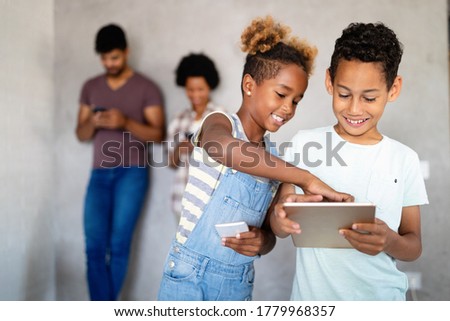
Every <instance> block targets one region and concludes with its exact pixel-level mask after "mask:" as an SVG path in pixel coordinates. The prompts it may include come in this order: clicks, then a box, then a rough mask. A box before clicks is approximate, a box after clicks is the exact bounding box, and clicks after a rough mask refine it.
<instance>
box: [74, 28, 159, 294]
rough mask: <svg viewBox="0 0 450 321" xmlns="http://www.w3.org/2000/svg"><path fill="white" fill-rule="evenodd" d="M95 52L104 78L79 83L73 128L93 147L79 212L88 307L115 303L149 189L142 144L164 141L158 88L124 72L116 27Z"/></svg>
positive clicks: (121, 36)
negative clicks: (95, 302) (92, 303)
mask: <svg viewBox="0 0 450 321" xmlns="http://www.w3.org/2000/svg"><path fill="white" fill-rule="evenodd" d="M95 51H96V52H97V54H99V55H100V58H101V63H102V64H103V67H104V69H105V73H103V74H101V75H98V76H96V77H94V78H91V79H89V80H87V81H86V82H85V83H84V86H83V88H82V91H81V95H80V108H79V114H78V124H77V129H76V134H77V137H78V139H79V140H80V141H87V140H91V139H92V140H93V145H94V146H93V147H94V156H93V168H92V172H91V177H90V181H89V185H88V188H87V192H86V198H85V205H84V234H85V246H86V257H87V280H88V285H89V293H90V298H91V300H116V299H117V298H118V297H119V293H120V290H121V288H122V284H123V281H124V279H125V276H126V271H127V266H128V258H129V253H130V246H131V241H132V237H133V231H134V229H135V226H136V222H137V220H138V217H139V214H140V212H141V210H142V206H143V203H144V200H145V196H146V192H147V188H148V161H147V157H148V150H147V142H160V141H162V139H163V137H164V130H165V129H164V110H163V107H162V97H161V93H160V90H159V88H158V87H157V86H156V85H155V84H154V83H153V82H152V81H151V80H150V79H148V78H146V77H145V76H143V75H142V74H140V73H138V72H137V71H135V70H133V69H132V68H131V67H130V66H129V65H128V63H127V58H128V46H127V41H126V36H125V33H124V31H123V30H122V28H120V27H119V26H117V25H114V24H110V25H106V26H104V27H102V28H101V29H100V30H99V31H98V33H97V36H96V41H95Z"/></svg>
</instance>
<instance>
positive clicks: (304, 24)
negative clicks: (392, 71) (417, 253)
mask: <svg viewBox="0 0 450 321" xmlns="http://www.w3.org/2000/svg"><path fill="white" fill-rule="evenodd" d="M22 2H25V1H22ZM0 3H1V2H0ZM16 3H17V2H12V1H6V2H4V4H3V3H2V4H1V6H2V7H1V9H3V8H4V7H6V8H8V9H9V11H14V10H13V9H11V7H14V6H16ZM18 3H21V2H20V1H19V2H18ZM45 3H46V4H47V6H44V7H45V8H47V9H46V10H49V11H51V8H52V7H51V2H45ZM446 6H447V1H445V0H437V1H432V2H429V1H421V0H395V1H394V0H391V1H388V0H381V1H376V2H374V1H369V0H341V1H338V2H336V1H331V0H320V1H311V0H283V1H273V0H270V1H269V0H246V1H243V0H228V1H220V2H219V1H212V0H191V1H189V2H186V1H177V0H167V1H157V0H132V1H120V0H108V1H105V0H92V1H68V0H56V1H54V15H55V21H54V29H52V28H51V26H52V20H51V19H52V15H51V12H49V13H47V11H46V14H44V15H42V14H41V15H33V14H34V13H35V12H36V11H38V12H39V13H41V10H44V9H43V8H41V4H40V5H39V7H38V6H37V5H35V6H31V7H27V8H20V9H22V10H16V11H14V12H16V16H14V17H11V18H10V20H6V21H9V25H8V22H5V20H3V14H4V12H3V10H1V11H0V12H1V13H0V14H1V15H2V19H0V26H2V27H3V26H4V25H5V26H6V27H9V28H7V29H6V30H7V32H6V35H7V37H9V38H10V39H11V42H12V43H13V44H14V45H15V46H17V49H16V50H15V51H14V50H13V51H11V52H9V51H10V50H11V49H9V48H8V50H9V51H8V52H9V59H10V60H9V61H11V63H14V62H16V59H17V58H19V59H18V60H19V61H20V62H21V63H23V61H26V66H22V67H18V70H17V73H15V74H16V75H17V76H15V74H13V73H12V72H11V73H3V74H2V75H0V83H1V84H2V85H1V86H0V88H1V90H2V91H3V89H4V88H6V90H7V94H6V95H2V97H0V102H1V108H2V110H4V109H5V110H6V108H8V111H7V112H6V113H5V114H6V115H7V126H6V127H5V126H2V128H1V129H0V131H1V132H2V136H3V132H4V133H5V134H4V137H5V138H6V139H3V140H2V144H3V145H4V146H3V147H4V148H3V149H2V150H7V151H8V153H7V154H6V155H8V159H7V161H6V163H5V164H7V166H4V167H3V169H1V170H0V173H1V175H2V178H3V177H5V180H6V182H7V184H3V185H4V186H2V187H1V188H2V190H1V193H0V197H2V202H1V205H0V206H1V215H2V222H3V221H5V222H6V223H2V227H1V228H2V229H4V230H5V233H6V234H4V233H2V234H1V235H2V236H1V237H2V238H4V237H5V236H4V235H7V237H8V240H9V243H5V244H7V246H4V245H3V243H2V245H1V251H2V254H3V255H2V260H10V261H8V265H7V269H6V272H7V273H9V274H13V275H15V276H16V277H15V278H7V279H6V278H5V280H6V281H7V284H11V285H14V286H15V287H16V289H17V291H16V292H14V293H11V292H4V291H6V290H5V288H4V287H2V289H0V298H11V299H24V298H29V297H30V296H29V293H39V295H36V296H34V298H36V299H50V298H51V297H52V296H51V295H46V291H44V289H52V288H53V287H54V285H55V282H56V296H55V299H57V300H86V299H88V295H87V287H86V282H85V276H84V274H85V259H84V253H83V250H84V244H83V235H82V206H83V197H84V192H85V188H86V183H87V179H88V175H89V166H90V162H91V153H92V150H91V149H92V146H91V144H89V143H88V144H81V143H79V142H78V141H77V140H76V138H75V135H74V128H75V124H76V115H77V109H78V95H79V90H80V86H81V84H82V82H83V81H84V80H85V79H86V78H87V77H90V76H92V75H94V74H97V73H99V72H101V71H102V69H101V66H100V63H99V60H98V57H96V55H95V54H94V52H93V39H94V35H95V32H96V31H97V30H98V28H99V27H100V26H101V25H103V24H106V23H109V22H117V23H120V24H121V25H122V26H123V27H124V28H125V29H126V31H127V33H128V36H129V40H130V48H131V64H132V65H133V66H134V67H135V68H136V69H138V70H140V71H142V72H143V73H145V74H147V75H148V76H150V77H151V78H153V79H154V80H155V81H156V82H157V83H158V84H159V85H160V86H161V89H162V91H163V93H164V96H165V102H166V112H167V118H168V119H169V120H170V119H171V118H172V117H173V116H174V114H175V113H176V112H177V111H179V110H181V109H183V108H185V107H186V106H187V100H186V98H185V96H184V92H183V90H182V89H180V88H178V87H176V86H175V84H174V69H175V67H176V65H177V63H178V61H179V59H180V57H181V56H183V55H185V54H187V53H188V52H190V51H196V52H198V51H204V52H205V53H206V54H208V55H210V56H211V57H212V58H213V59H214V60H215V61H216V64H217V67H218V69H219V71H220V73H221V77H222V83H221V84H220V86H219V88H218V89H217V90H216V91H215V92H214V99H215V101H216V102H218V103H220V104H222V105H223V106H226V107H227V108H228V110H229V111H236V110H237V109H238V107H239V104H240V89H239V83H240V77H241V72H242V66H243V62H244V54H243V53H242V52H241V51H240V50H239V39H240V34H241V32H242V29H243V28H244V27H245V26H246V25H247V24H248V23H249V22H250V21H251V19H252V18H254V17H255V16H259V15H266V14H272V15H273V16H274V17H275V18H276V19H278V20H281V21H283V22H284V23H286V24H288V25H290V26H291V27H292V29H293V32H294V33H295V34H298V35H299V36H301V37H306V38H308V39H309V40H310V41H311V42H312V43H314V44H316V45H317V47H318V48H319V56H318V58H317V64H316V72H315V74H314V75H313V77H312V78H311V81H310V85H309V89H308V92H307V94H306V97H305V99H304V100H303V101H302V103H301V107H300V108H299V109H298V113H297V115H296V116H295V118H294V119H293V120H292V121H291V122H290V123H289V124H287V125H286V126H285V127H284V128H282V129H281V131H280V132H279V133H277V134H276V135H274V136H273V137H274V138H275V139H276V140H277V141H278V142H282V141H285V140H288V139H290V138H291V137H292V135H293V134H294V133H295V132H296V131H297V130H298V129H300V128H311V127H317V126H322V125H327V124H330V123H333V122H334V116H333V114H332V112H331V106H330V104H331V99H330V97H329V96H328V95H327V94H326V92H325V88H324V85H323V81H324V73H325V68H326V67H327V66H328V63H329V59H330V55H331V52H332V49H333V44H334V41H335V39H336V38H337V37H338V36H339V35H340V33H341V31H342V29H343V28H344V27H346V26H347V25H348V24H349V23H350V22H353V21H362V22H375V21H383V22H385V23H386V24H387V25H388V26H390V27H391V28H393V29H394V30H395V31H396V32H397V33H398V36H399V38H400V40H401V41H402V42H403V43H404V45H405V54H404V58H403V62H402V65H401V68H400V73H401V74H402V75H403V77H404V88H403V92H402V95H401V97H400V98H399V99H398V100H397V101H396V102H395V103H392V104H390V105H389V107H388V108H387V110H386V112H385V115H384V117H383V120H382V121H381V123H380V127H381V129H382V131H383V132H384V133H385V134H386V135H388V136H390V137H392V138H395V139H397V140H399V141H401V142H403V143H405V144H407V145H409V146H410V147H412V148H413V149H415V150H416V151H417V152H418V153H419V155H420V157H421V159H422V160H425V161H429V162H430V179H429V180H427V181H426V185H427V189H428V193H429V198H430V202H431V204H430V205H428V206H425V207H424V208H423V210H422V217H423V219H422V222H423V231H422V232H423V243H424V252H423V255H422V257H421V258H420V259H419V260H417V261H416V262H412V263H403V262H400V263H399V266H400V267H401V269H403V270H405V271H414V272H420V273H422V290H420V291H418V292H417V298H418V299H421V300H450V277H449V275H448V271H449V270H450V266H449V265H450V260H449V257H450V256H449V253H448V249H449V248H450V241H449V239H448V238H447V237H446V231H447V229H448V227H449V226H450V224H449V223H450V222H449V216H448V208H450V200H449V197H448V194H449V193H448V192H449V190H450V188H449V187H450V185H449V165H450V164H449V161H448V159H449V156H450V152H449V97H448V90H449V81H448V61H447V59H448V54H447V46H448V45H447V8H446ZM44 11H45V10H44ZM7 12H8V11H7ZM36 17H39V18H36ZM30 19H31V20H32V21H33V22H35V24H37V25H42V27H48V28H49V29H47V34H46V35H47V36H48V37H46V42H47V44H48V45H49V46H48V47H46V48H48V52H45V55H43V56H44V57H43V58H42V57H41V56H40V54H42V52H41V51H40V50H42V49H41V47H40V45H39V43H38V42H37V41H38V40H37V39H36V38H37V37H32V41H31V44H29V43H28V42H27V45H29V46H30V48H27V49H28V50H26V51H22V50H21V49H22V42H23V40H21V38H23V37H24V35H23V34H25V35H26V34H27V32H29V29H26V28H25V27H23V28H22V29H21V28H17V25H18V24H19V25H20V22H19V21H23V23H24V24H25V21H27V22H28V21H30ZM33 19H34V20H33ZM35 24H34V25H35ZM28 25H30V26H31V25H32V24H29V23H28ZM34 25H33V28H32V29H33V32H37V31H36V30H35V29H36V28H34ZM16 28H17V30H16ZM52 30H54V33H55V39H54V41H55V43H54V62H55V65H54V71H55V72H54V80H55V81H54V84H55V86H54V91H52V89H51V88H52V84H51V77H50V76H48V78H47V75H48V74H47V73H40V74H41V76H40V77H41V78H42V79H41V78H38V77H39V76H38V75H36V76H35V78H34V79H32V80H34V81H33V83H32V85H30V86H29V88H31V89H32V92H33V93H36V95H38V94H39V95H42V96H45V97H47V95H48V96H50V98H46V99H41V100H36V99H33V98H32V96H31V95H30V94H29V92H28V91H27V93H26V94H27V95H26V96H23V95H22V91H23V88H24V87H25V88H26V87H27V86H28V84H29V83H30V82H31V81H32V80H30V79H28V78H29V76H30V71H29V70H31V71H33V70H35V69H34V68H43V66H45V64H46V63H47V64H50V62H51V61H52V60H51V59H52V52H51V49H52V46H53V45H52V41H53V39H52V32H53V31H52ZM2 36H4V35H2ZM0 50H3V51H4V50H5V48H1V49H0ZM3 51H0V52H3ZM13 53H15V56H14V55H13ZM30 55H31V56H32V58H31V59H30V57H29V56H30ZM38 58H39V59H38ZM33 59H34V60H33ZM48 59H50V60H48ZM2 60H3V59H2ZM28 60H31V61H28ZM41 60H42V61H43V62H42V61H41ZM9 61H8V62H9ZM38 62H39V63H38ZM2 63H3V62H2ZM8 66H9V64H8ZM28 69H29V70H28ZM2 70H3V69H2ZM50 70H51V67H50ZM25 71H27V72H26V73H25ZM12 76H13V77H14V76H15V77H17V79H16V81H15V82H14V83H12V82H11V79H10V77H12ZM48 82H50V84H47V83H48ZM51 93H53V94H54V102H55V103H54V105H52V104H51ZM45 97H44V98H45ZM22 101H23V102H22ZM36 101H39V102H41V101H43V102H44V103H43V104H42V105H44V106H41V109H40V110H44V113H43V114H42V113H39V112H37V109H36V106H35V105H36ZM18 102H20V104H18ZM47 103H48V104H47ZM11 105H16V106H17V105H20V107H21V108H19V109H17V110H16V109H14V110H11V108H10V106H11ZM16 108H17V107H16ZM53 111H54V114H53ZM23 115H27V117H30V115H31V117H30V119H29V120H26V123H25V125H26V126H24V127H25V128H27V129H26V131H25V132H24V129H23V128H22V125H23V121H24V120H23V118H24V117H23ZM53 117H54V125H53V126H52V125H50V124H51V121H52V118H53ZM8 124H9V125H8ZM30 128H33V129H34V128H37V129H36V130H35V131H36V132H37V133H39V134H38V135H37V136H33V137H35V138H34V139H33V140H32V143H34V144H32V146H31V147H30V146H29V145H30V143H29V141H28V139H29V138H30V135H29V134H28V131H29V130H30ZM17 139H20V140H23V144H25V141H26V142H27V145H28V146H27V147H24V146H22V145H20V147H17V144H15V141H16V140H17ZM30 148H31V149H32V150H33V151H34V154H33V162H26V160H27V155H26V154H25V153H26V152H28V150H29V149H30ZM153 152H154V158H155V161H158V160H160V159H161V157H162V155H161V154H162V152H161V149H160V148H156V149H155V150H154V151H153ZM52 154H53V157H52V156H51V155H52ZM30 167H31V168H30ZM31 172H32V175H31V176H32V177H33V180H30V175H29V174H28V173H31ZM172 176H173V173H172V172H171V171H170V170H169V169H167V168H156V169H153V170H152V174H151V188H150V192H149V195H148V202H147V205H146V207H145V211H144V213H143V216H142V217H141V219H140V221H139V227H138V230H137V232H136V235H135V238H134V244H133V253H132V260H131V265H130V273H129V275H128V278H127V281H126V285H125V289H124V291H123V299H126V300H154V299H155V298H156V293H157V290H158V286H159V281H160V276H161V271H162V264H163V261H164V258H165V255H166V252H167V250H168V246H169V242H170V239H171V238H172V236H173V233H174V231H175V227H176V222H175V219H174V217H173V215H172V213H171V212H170V208H169V197H168V195H169V194H168V190H169V189H170V182H171V178H172ZM2 181H3V180H2ZM53 182H54V187H53V184H52V183H53ZM29 184H31V186H29ZM26 190H27V191H29V193H30V194H27V193H23V191H26ZM24 198H25V199H24ZM3 199H5V201H3ZM4 204H6V205H4ZM52 208H54V211H52ZM4 209H5V210H4ZM38 209H41V210H40V212H39V213H43V214H42V219H41V220H39V222H40V225H32V223H31V222H34V221H36V216H37V214H36V211H38ZM52 213H54V216H52ZM31 218H33V219H34V220H33V219H31ZM42 222H44V223H42ZM50 223H52V224H50ZM5 226H6V227H5ZM52 227H53V228H54V229H52ZM43 232H48V233H47V234H46V235H44V236H42V234H43ZM36 234H38V235H39V241H40V242H43V244H39V243H40V242H36ZM52 234H53V236H54V238H53V239H52V240H53V243H52V242H51V241H50V240H51V239H50V238H51V235H52ZM17 238H20V239H24V238H26V239H27V240H33V241H34V243H32V245H30V246H32V247H31V250H28V251H26V250H23V248H22V247H23V246H24V245H23V242H17V243H16V242H15V240H16V239H17ZM42 238H43V239H42ZM36 243H37V244H36ZM8 244H10V245H8ZM53 244H54V245H53ZM37 247H38V248H37ZM53 249H54V251H53ZM52 258H54V262H55V263H56V271H55V280H56V281H54V280H52V279H51V278H50V277H48V278H47V279H46V278H45V277H43V278H41V280H44V281H43V282H41V283H40V284H44V288H43V287H42V286H41V287H39V286H32V285H33V282H35V283H34V284H36V282H37V281H36V278H35V277H34V276H35V275H38V276H39V275H44V276H48V273H51V272H48V271H44V270H45V269H48V268H49V266H48V265H51V263H47V262H49V261H50V262H51V261H52ZM32 259H36V263H38V264H37V267H36V271H35V272H36V274H34V275H33V277H30V276H29V275H28V278H27V275H26V274H24V273H22V274H21V272H20V271H23V270H26V269H27V267H28V263H29V262H30V260H32ZM293 263H294V249H293V247H292V244H291V242H290V240H289V239H286V240H282V241H280V242H279V243H278V244H277V247H276V249H275V250H274V251H273V252H271V253H270V254H269V255H267V256H265V257H263V258H261V259H260V260H259V261H258V262H257V279H256V287H255V293H254V299H256V300H285V299H288V298H289V293H290V286H291V278H292V275H293V272H294V265H293ZM1 269H2V272H3V269H4V267H3V266H2V268H1ZM0 277H2V279H1V281H2V284H3V273H2V276H0ZM26 280H29V281H30V280H31V282H32V283H30V286H26V287H24V286H22V284H24V283H25V282H26ZM38 285H39V284H38ZM48 291H50V292H51V290H48ZM48 291H47V293H48Z"/></svg>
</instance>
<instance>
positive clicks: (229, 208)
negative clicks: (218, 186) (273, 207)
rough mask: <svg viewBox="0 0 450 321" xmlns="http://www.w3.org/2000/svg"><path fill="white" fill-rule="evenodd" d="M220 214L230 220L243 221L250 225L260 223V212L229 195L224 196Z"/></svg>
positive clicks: (258, 224)
mask: <svg viewBox="0 0 450 321" xmlns="http://www.w3.org/2000/svg"><path fill="white" fill-rule="evenodd" d="M221 214H222V217H223V218H226V219H227V220H228V221H230V222H237V221H244V222H246V223H247V224H248V225H252V226H260V225H261V220H262V214H261V212H259V211H256V210H253V209H251V208H249V207H247V206H245V205H243V204H242V203H240V202H238V201H236V200H235V199H233V198H231V197H230V196H226V197H224V199H223V204H222V211H221Z"/></svg>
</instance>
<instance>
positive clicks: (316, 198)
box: [268, 184, 323, 238]
mask: <svg viewBox="0 0 450 321" xmlns="http://www.w3.org/2000/svg"><path fill="white" fill-rule="evenodd" d="M294 193H295V188H294V186H293V185H292V184H282V185H281V187H280V189H279V191H278V194H279V195H278V198H277V202H276V204H275V202H274V204H273V205H274V206H273V207H272V208H271V209H270V211H269V212H268V213H269V215H268V216H269V218H270V227H271V228H272V231H273V232H274V233H275V235H276V236H278V237H281V238H285V237H287V236H289V235H291V234H299V233H300V232H301V230H300V225H299V224H298V223H296V222H294V221H292V220H290V219H289V218H288V216H287V214H286V211H285V210H284V208H283V203H285V202H320V201H322V199H323V197H322V196H321V195H303V194H294Z"/></svg>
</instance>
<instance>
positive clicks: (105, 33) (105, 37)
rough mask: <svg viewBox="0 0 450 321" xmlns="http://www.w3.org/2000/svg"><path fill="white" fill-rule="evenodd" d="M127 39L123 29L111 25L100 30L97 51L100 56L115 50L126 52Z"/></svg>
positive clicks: (96, 43)
mask: <svg viewBox="0 0 450 321" xmlns="http://www.w3.org/2000/svg"><path fill="white" fill-rule="evenodd" d="M126 48H127V39H126V36H125V32H124V31H123V29H122V28H121V27H119V26H118V25H115V24H109V25H106V26H103V27H102V28H100V30H99V31H98V32H97V36H96V38H95V51H96V52H97V53H98V54H102V53H107V52H110V51H112V50H114V49H120V50H125V49H126Z"/></svg>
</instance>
